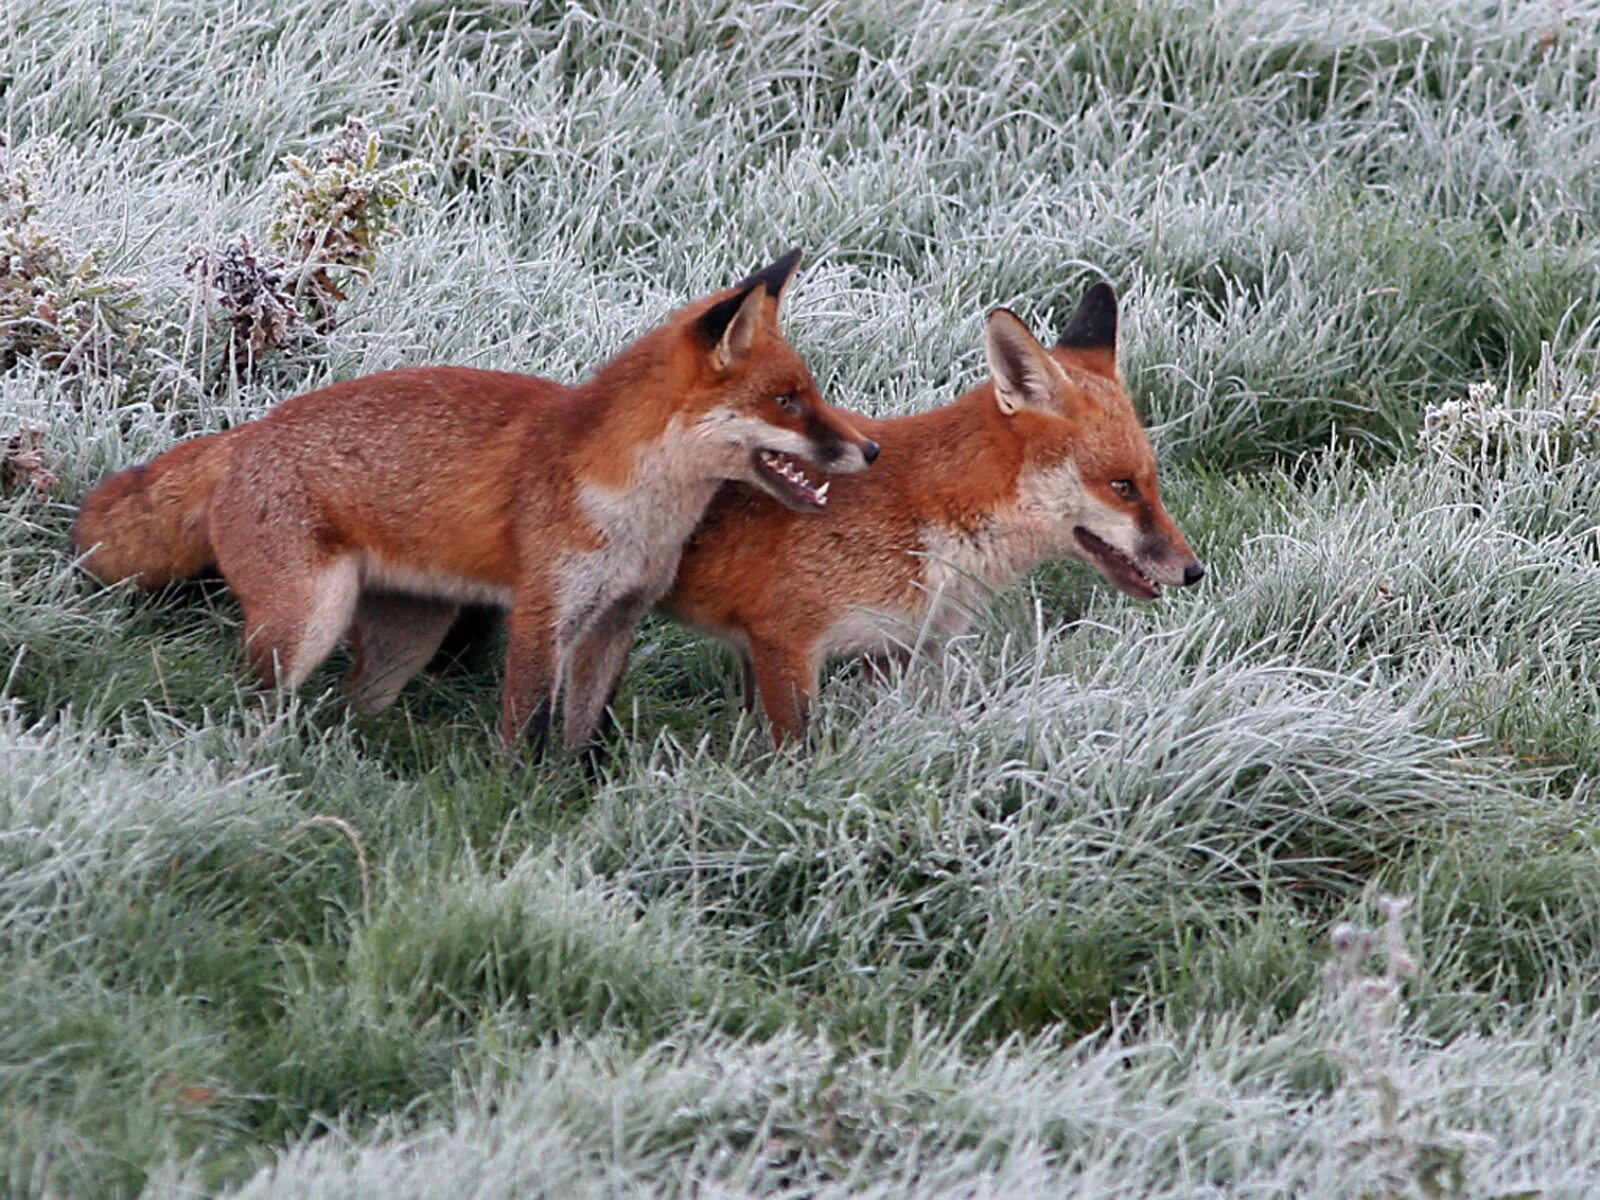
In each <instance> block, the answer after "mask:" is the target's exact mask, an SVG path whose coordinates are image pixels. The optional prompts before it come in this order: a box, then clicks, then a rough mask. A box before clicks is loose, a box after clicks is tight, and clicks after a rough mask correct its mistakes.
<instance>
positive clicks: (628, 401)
mask: <svg viewBox="0 0 1600 1200" xmlns="http://www.w3.org/2000/svg"><path fill="white" fill-rule="evenodd" d="M799 261H800V252H799V251H793V252H791V253H790V254H788V255H786V256H785V257H783V258H782V259H780V260H779V261H778V262H776V263H774V264H773V265H772V266H770V267H767V268H766V269H765V270H762V271H759V272H757V273H756V274H754V275H751V276H750V277H749V278H747V279H745V280H744V281H743V282H741V283H739V284H737V285H736V286H734V287H732V288H729V289H727V290H725V291H721V292H718V293H716V294H715V295H712V296H709V297H706V298H705V299H702V300H700V301H698V302H696V303H694V304H690V305H688V306H687V307H686V308H683V309H681V310H680V311H678V312H677V313H675V314H673V315H672V316H671V317H669V318H668V320H667V321H666V323H665V324H663V325H662V326H661V327H660V328H658V329H656V330H654V331H652V332H651V333H649V334H646V335H645V336H644V337H642V338H640V339H639V340H638V341H637V342H635V343H634V344H633V345H631V346H629V347H628V348H627V349H626V350H624V351H623V352H622V353H621V354H619V355H618V356H617V357H616V358H614V359H612V360H611V361H610V362H609V363H607V364H605V365H604V366H602V367H601V368H600V369H599V371H597V372H596V373H595V375H594V376H593V377H592V378H590V379H589V380H588V381H586V382H585V383H582V384H580V385H578V386H576V387H564V386H562V385H560V384H557V383H554V382H551V381H550V380H546V379H539V378H535V377H533V376H526V375H514V374H508V373H503V372H497V371H480V370H469V369H465V368H455V367H430V368H418V369H409V370H398V371H388V372H384V373H382V374H378V375H371V376H368V377H366V378H364V379H356V380H351V381H349V382H345V383H338V384H334V385H333V386H331V387H327V388H323V389H321V390H319V391H315V392H310V393H307V394H306V395H303V396H298V397H296V398H294V399H292V400H287V401H285V402H284V403H283V404H281V405H279V406H278V407H277V408H276V409H274V410H273V411H272V412H270V413H268V414H267V415H266V416H264V417H261V418H259V419H258V420H255V421H250V422H248V423H246V424H244V425H241V426H239V427H237V428H235V429H231V430H228V431H226V432H223V433H216V434H212V435H210V436H207V437H200V438H196V439H195V440H193V441H190V442H186V443H184V444H182V445H180V446H177V447H175V448H174V449H172V450H170V451H168V452H167V453H165V454H163V455H161V456H160V457H159V458H157V459H155V460H154V461H153V462H151V463H148V464H146V465H145V466H141V467H135V468H133V469H132V470H128V471H123V472H121V473H120V474H117V475H113V476H111V477H110V478H108V479H106V480H105V481H103V482H102V483H101V484H100V485H99V486H98V487H96V488H95V489H94V490H93V491H91V492H90V493H89V495H88V497H87V498H86V499H85V500H84V503H83V508H82V511H81V512H80V513H79V516H78V520H77V524H76V525H75V526H74V528H73V531H72V539H73V543H74V545H75V546H76V548H77V549H78V551H79V552H80V553H81V554H82V555H83V556H84V557H83V562H84V565H85V567H86V568H87V569H88V570H89V571H90V572H91V573H92V574H94V575H95V576H97V577H99V578H100V579H101V580H103V581H106V582H114V581H117V580H122V579H135V580H136V581H137V582H138V583H139V584H140V585H141V586H143V587H146V588H154V587H159V586H161V585H162V584H165V583H167V582H168V581H170V580H174V579H179V578H183V577H186V576H189V575H193V574H195V573H196V572H198V571H200V570H201V569H203V568H205V567H208V566H213V565H214V566H215V567H216V568H217V569H218V570H219V571H220V572H221V574H222V576H223V578H224V579H225V580H226V581H227V583H228V586H229V587H230V588H231V589H232V590H233V591H234V593H235V594H236V595H237V596H238V598H239V602H240V605H241V606H242V608H243V610H244V634H245V643H246V647H247V652H248V655H249V658H250V660H251V663H252V665H253V666H254V669H255V672H256V674H257V676H258V678H259V679H260V680H261V682H262V684H263V685H265V686H269V687H270V686H274V685H276V686H280V687H283V688H294V687H297V686H298V685H299V684H301V683H302V682H304V680H305V679H306V677H307V676H308V675H309V674H310V673H311V671H312V670H314V669H315V668H316V667H317V665H318V664H319V663H321V662H322V660H323V659H324V658H326V657H327V655H328V654H329V653H330V652H331V651H332V650H333V648H334V647H335V646H336V645H337V644H338V643H339V641H340V640H341V639H342V638H344V637H345V636H346V635H347V634H349V635H350V637H351V639H352V641H353V643H354V647H355V652H356V653H355V657H356V664H355V668H354V670H353V672H352V675H351V682H352V685H353V688H354V692H355V698H356V703H357V705H358V707H360V708H362V709H365V710H376V709H380V708H383V707H385V706H386V705H388V704H390V703H392V702H393V701H394V699H395V697H396V696H397V695H398V693H399V691H400V688H401V686H402V685H403V684H404V683H405V681H406V680H407V679H408V678H409V677H410V676H411V675H412V674H414V673H415V672H416V670H417V669H418V668H419V667H420V666H421V665H422V664H423V663H425V662H426V661H427V660H428V659H429V657H431V656H432V654H433V653H434V651H435V650H436V649H437V647H438V645H439V642H440V640H441V639H442V638H443V637H444V635H445V633H446V631H447V630H448V629H449V627H450V624H451V622H452V620H453V619H454V618H455V615H456V612H457V610H458V609H459V607H460V606H461V605H462V604H463V603H464V602H474V603H489V604H493V605H496V606H499V607H502V608H506V609H509V610H510V626H509V627H510V633H509V640H508V647H507V652H506V672H505V675H506V677H505V691H504V702H503V705H502V714H501V734H502V736H503V738H504V739H505V741H506V743H507V744H508V745H514V744H515V743H516V742H517V741H518V740H519V739H521V738H523V737H529V738H532V739H535V740H542V738H543V737H544V735H545V733H546V730H547V729H548V726H549V723H550V720H551V715H552V713H553V711H554V706H555V704H556V703H557V700H558V699H559V700H560V701H561V703H562V704H563V706H564V714H563V715H564V735H565V741H566V743H567V744H568V745H569V746H571V747H576V746H579V745H582V744H583V743H585V742H587V741H588V739H589V737H590V735H591V734H592V733H593V731H594V729H595V726H596V724H597V723H598V721H599V720H600V718H601V715H602V713H603V711H604V709H605V707H606V704H607V702H608V700H609V697H610V695H611V692H612V690H613V689H614V687H615V685H616V682H617V678H618V677H619V675H620V674H621V672H622V667H623V664H624V662H625V660H626V658H627V655H628V650H629V647H630V645H631V643H632V639H633V632H634V628H635V626H636V625H637V623H638V621H639V618H640V617H641V616H642V615H643V613H644V612H645V611H646V610H647V609H649V607H650V606H651V605H652V604H654V603H655V602H656V600H658V599H659V598H660V597H661V595H662V593H664V592H665V591H666V590H667V588H668V587H670V586H671V583H672V579H673V575H674V573H675V572H676V570H677V566H678V557H679V555H680V554H681V553H682V549H683V545H684V542H685V541H686V540H687V539H688V537H689V535H690V533H691V532H692V531H693V530H694V527H695V525H696V523H697V522H698V521H699V519H700V516H701V514H702V513H703V511H704V510H705V507H706V505H707V504H708V503H709V502H710V500H711V498H712V496H713V495H714V494H715V493H716V490H717V488H718V486H719V485H720V484H721V483H722V482H723V481H725V480H740V481H743V482H746V483H749V484H753V485H754V486H755V487H757V488H759V489H760V490H761V491H762V492H763V493H764V494H766V495H769V496H771V497H773V498H774V500H775V502H777V503H779V504H781V505H782V506H784V507H785V508H786V510H792V511H794V512H797V513H820V512H823V511H825V509H826V506H827V503H828V484H827V483H826V482H824V483H820V484H819V483H817V482H815V481H814V480H813V479H812V478H811V476H810V475H809V474H808V473H807V472H808V469H812V468H814V469H817V470H821V471H828V472H836V473H843V472H850V471H858V470H861V469H863V468H865V467H866V466H867V465H868V464H869V463H871V462H872V461H873V459H874V458H876V457H877V454H878V447H877V445H876V444H875V443H874V442H872V441H870V440H869V439H867V438H866V437H865V436H863V435H862V434H861V433H860V432H858V431H857V430H856V429H855V428H854V427H853V426H852V424H851V423H850V422H849V421H847V420H846V419H845V417H844V415H843V414H842V413H840V412H839V411H838V410H836V409H834V408H832V407H831V406H829V405H828V404H826V403H824V402H823V400H822V398H821V396H820V395H819V394H818V392H817V387H816V384H815V382H813V380H812V378H811V374H810V372H809V371H808V370H807V369H806V366H805V364H804V363H803V362H802V361H801V359H800V357H799V355H798V354H796V353H795V351H794V350H793V349H792V348H791V347H790V346H789V344H788V343H787V342H786V341H785V340H784V339H783V336H782V334H781V333H779V331H778V308H779V304H780V302H781V301H782V298H783V295H784V291H785V289H786V288H787V286H788V284H789V281H790V279H791V278H792V277H793V275H794V271H795V268H796V266H797V265H798V264H799Z"/></svg>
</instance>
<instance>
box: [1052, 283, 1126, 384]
mask: <svg viewBox="0 0 1600 1200" xmlns="http://www.w3.org/2000/svg"><path fill="white" fill-rule="evenodd" d="M1056 345H1057V346H1059V347H1061V348H1062V349H1063V350H1070V351H1072V352H1073V354H1074V356H1075V357H1076V358H1077V359H1078V361H1079V362H1080V363H1082V365H1083V366H1084V367H1086V368H1087V369H1089V370H1091V371H1094V372H1096V373H1097V374H1100V375H1107V376H1113V377H1114V376H1115V375H1116V373H1117V293H1116V292H1115V291H1113V290H1112V288H1111V285H1110V284H1109V283H1104V282H1102V283H1097V284H1095V285H1094V286H1093V287H1092V288H1090V289H1089V290H1088V291H1087V292H1085V293H1084V297H1083V299H1082V300H1080V301H1079V302H1078V309H1077V311H1076V312H1074V313H1073V314H1072V319H1071V320H1070V321H1068V322H1067V327H1066V328H1065V329H1063V330H1062V331H1061V337H1060V338H1059V339H1058V340H1057V342H1056Z"/></svg>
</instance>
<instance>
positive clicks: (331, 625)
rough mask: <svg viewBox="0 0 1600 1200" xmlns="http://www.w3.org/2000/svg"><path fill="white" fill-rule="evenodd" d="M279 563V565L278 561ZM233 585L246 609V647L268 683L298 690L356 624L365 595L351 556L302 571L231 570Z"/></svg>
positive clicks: (227, 574) (265, 684) (228, 574)
mask: <svg viewBox="0 0 1600 1200" xmlns="http://www.w3.org/2000/svg"><path fill="white" fill-rule="evenodd" d="M274 567H276V564H274ZM223 574H224V576H225V577H226V578H227V580H228V586H229V587H231V588H232V589H233V591H234V594H235V595H236V596H238V597H239V603H240V605H241V606H242V607H243V608H244V640H245V650H246V653H247V654H248V655H249V657H250V665H251V666H252V667H254V668H255V673H256V678H258V679H259V680H260V681H261V683H262V686H263V687H269V688H270V687H280V688H284V689H286V690H293V689H294V688H297V687H299V686H300V685H301V684H302V683H304V682H305V681H306V677H307V676H309V675H310V674H311V672H312V671H314V670H316V669H317V667H318V666H319V665H320V664H321V662H322V660H323V659H325V658H327V657H328V655H329V653H330V652H332V650H333V648H334V647H335V646H337V645H338V644H339V640H340V639H341V638H343V637H344V634H345V630H347V629H348V628H349V627H350V616H351V614H352V613H353V612H354V611H355V607H356V599H357V597H358V596H359V595H360V593H361V578H360V572H359V571H358V570H357V568H356V564H355V560H354V559H351V558H340V559H334V560H333V561H331V562H324V563H322V564H319V565H317V566H313V567H308V568H305V569H302V570H300V571H294V570H284V569H281V568H280V569H270V570H262V571H260V572H259V576H260V577H258V572H256V571H253V570H252V571H238V570H233V571H230V570H229V569H228V568H227V567H224V568H223Z"/></svg>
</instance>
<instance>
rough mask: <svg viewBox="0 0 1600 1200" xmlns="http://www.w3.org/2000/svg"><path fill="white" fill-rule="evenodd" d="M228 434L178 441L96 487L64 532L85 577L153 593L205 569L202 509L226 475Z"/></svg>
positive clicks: (208, 561) (208, 556)
mask: <svg viewBox="0 0 1600 1200" xmlns="http://www.w3.org/2000/svg"><path fill="white" fill-rule="evenodd" d="M235 432H237V431H236V430H229V431H226V432H223V433H213V434H210V435H208V436H206V437H198V438H195V439H193V440H192V441H188V442H183V443H182V444H180V445H177V446H174V447H173V448H172V449H171V450H168V451H167V452H166V453H165V454H163V455H160V456H159V457H157V458H156V459H154V460H152V461H151V462H148V463H145V464H144V466H142V467H133V468H131V469H129V470H127V471H119V472H117V473H116V474H115V475H111V476H108V477H107V478H105V479H103V480H101V481H100V483H99V484H98V485H97V486H96V487H95V488H94V490H93V491H91V492H90V493H89V494H88V495H87V496H85V497H84V500H83V507H82V508H80V509H79V510H78V519H77V521H76V522H75V523H74V524H73V526H72V544H73V546H74V548H75V549H76V550H77V551H78V553H79V554H82V555H84V559H83V565H84V567H85V568H86V569H87V570H88V571H89V573H90V574H92V575H93V576H94V577H95V578H96V579H99V580H100V581H101V582H102V583H117V582H120V581H121V580H124V579H136V580H137V582H138V584H139V586H140V587H143V588H157V587H161V586H162V585H163V584H167V583H171V582H172V581H173V580H176V579H188V578H189V577H190V576H192V575H197V574H199V573H200V572H201V571H202V570H204V569H205V568H206V567H209V566H211V565H213V563H214V561H215V558H214V555H213V553H212V549H211V539H210V537H209V535H208V534H207V532H206V506H207V505H208V504H209V503H210V500H211V493H212V491H213V490H214V489H215V488H216V486H217V481H218V480H219V479H220V478H222V473H223V472H224V471H225V470H227V467H228V462H229V459H230V458H231V457H232V454H233V445H232V434H233V433H235Z"/></svg>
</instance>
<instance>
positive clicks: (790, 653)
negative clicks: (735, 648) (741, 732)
mask: <svg viewBox="0 0 1600 1200" xmlns="http://www.w3.org/2000/svg"><path fill="white" fill-rule="evenodd" d="M749 661H750V666H751V669H752V671H753V673H754V675H755V681H756V691H757V693H758V694H759V695H760V697H761V707H762V708H763V709H764V710H766V714H767V725H768V727H769V728H770V729H771V730H772V741H773V744H774V745H776V746H779V747H782V746H783V745H784V744H785V743H787V742H791V741H794V740H796V739H798V738H801V737H803V736H804V735H805V731H806V718H807V716H808V715H809V712H810V709H811V697H812V696H814V695H816V691H817V664H816V663H815V662H814V661H813V659H812V654H811V650H810V647H796V646H786V645H781V644H776V643H763V642H753V643H752V644H751V646H750V660H749Z"/></svg>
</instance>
